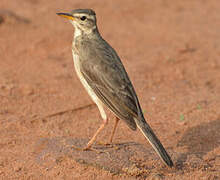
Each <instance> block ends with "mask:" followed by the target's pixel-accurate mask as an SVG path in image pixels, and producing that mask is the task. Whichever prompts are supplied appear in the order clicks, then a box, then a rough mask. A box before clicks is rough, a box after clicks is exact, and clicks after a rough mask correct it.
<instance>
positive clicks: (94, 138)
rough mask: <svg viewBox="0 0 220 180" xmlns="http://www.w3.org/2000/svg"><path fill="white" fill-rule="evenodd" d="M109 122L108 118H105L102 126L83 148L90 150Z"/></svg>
mask: <svg viewBox="0 0 220 180" xmlns="http://www.w3.org/2000/svg"><path fill="white" fill-rule="evenodd" d="M107 123H108V118H106V119H104V120H103V123H102V124H101V126H100V127H99V129H98V130H97V131H96V132H95V134H94V135H93V137H92V138H91V139H90V141H89V142H88V144H87V146H86V147H85V148H83V150H88V149H90V148H91V146H92V145H93V143H94V142H95V140H96V138H97V136H98V134H99V133H100V132H101V131H102V130H103V129H104V127H105V126H106V125H107Z"/></svg>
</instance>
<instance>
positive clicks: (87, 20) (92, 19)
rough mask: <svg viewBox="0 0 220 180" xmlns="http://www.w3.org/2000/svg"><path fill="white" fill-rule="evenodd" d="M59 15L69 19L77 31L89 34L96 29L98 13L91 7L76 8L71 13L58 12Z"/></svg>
mask: <svg viewBox="0 0 220 180" xmlns="http://www.w3.org/2000/svg"><path fill="white" fill-rule="evenodd" d="M57 15H59V16H61V17H64V18H67V19H69V21H70V22H71V24H73V26H74V27H75V30H76V31H81V32H84V33H86V34H89V33H90V32H92V31H93V30H94V29H96V28H97V27H96V14H95V12H94V11H93V10H91V9H75V10H73V11H72V12H71V13H57Z"/></svg>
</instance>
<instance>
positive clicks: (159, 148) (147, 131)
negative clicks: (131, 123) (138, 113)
mask: <svg viewBox="0 0 220 180" xmlns="http://www.w3.org/2000/svg"><path fill="white" fill-rule="evenodd" d="M135 122H136V124H137V127H138V128H139V129H140V131H141V132H142V133H143V135H144V136H145V138H146V139H147V140H148V141H149V143H150V144H151V145H152V147H153V148H154V150H155V151H156V152H157V154H158V155H159V156H160V158H161V159H162V160H163V162H164V163H165V164H167V165H168V166H169V167H172V166H173V162H172V160H171V158H170V156H169V155H168V153H167V152H166V150H165V149H164V147H163V145H162V144H161V142H160V141H159V139H158V138H157V136H156V135H155V134H154V132H153V130H152V129H151V127H150V126H149V125H148V124H147V122H146V121H145V119H144V118H143V117H142V118H140V119H136V118H135Z"/></svg>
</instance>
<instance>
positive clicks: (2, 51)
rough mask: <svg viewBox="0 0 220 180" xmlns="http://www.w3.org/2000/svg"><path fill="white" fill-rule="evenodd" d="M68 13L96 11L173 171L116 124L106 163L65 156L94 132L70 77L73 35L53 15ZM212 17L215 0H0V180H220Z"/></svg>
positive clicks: (217, 58) (92, 110)
mask: <svg viewBox="0 0 220 180" xmlns="http://www.w3.org/2000/svg"><path fill="white" fill-rule="evenodd" d="M75 8H92V9H94V10H95V11H96V14H97V18H98V25H99V30H100V32H101V33H102V35H103V37H104V38H105V39H106V40H107V41H108V42H109V43H110V44H111V45H112V46H113V47H114V48H115V49H116V51H117V52H118V54H119V56H120V57H121V59H122V61H123V63H124V65H125V67H126V69H127V71H128V74H129V75H130V78H131V80H132V82H133V84H134V86H135V89H136V91H137V94H138V96H139V99H140V102H141V105H142V108H143V111H144V113H145V117H146V119H147V120H148V122H149V124H150V125H151V126H152V128H153V129H154V130H155V133H156V134H157V135H158V137H159V138H160V140H161V142H162V143H163V144H164V146H165V147H166V149H167V150H168V152H169V153H170V155H171V157H172V159H173V161H174V163H175V167H174V168H172V169H170V168H168V167H166V166H165V165H163V163H162V162H161V161H160V159H159V157H158V156H157V155H156V154H155V153H154V151H153V150H152V147H151V146H150V145H149V143H148V142H147V141H146V140H145V138H144V137H143V135H142V134H141V133H140V132H139V131H137V132H133V131H131V130H130V129H129V128H128V127H127V126H126V124H125V123H123V122H120V123H119V128H118V129H117V132H116V136H115V139H114V142H115V143H119V144H118V146H119V147H117V144H116V146H115V148H114V147H113V148H114V151H113V150H108V151H109V152H110V155H111V156H109V157H108V158H109V163H108V162H106V158H107V156H106V155H105V154H101V155H100V156H99V155H94V154H91V156H90V155H89V153H91V152H83V153H85V154H84V155H82V153H80V152H78V154H77V153H76V152H75V150H74V149H72V148H70V147H69V145H73V144H74V142H84V143H85V142H87V141H88V139H89V138H90V137H91V136H92V135H93V133H94V132H95V131H96V129H97V128H98V126H99V125H100V123H101V118H100V115H99V112H98V110H97V108H96V107H95V105H94V104H93V102H92V101H91V99H90V98H89V96H88V95H87V93H86V91H85V90H83V89H82V85H81V84H80V82H79V80H78V78H77V77H76V74H75V72H74V69H73V68H74V66H73V62H72V54H71V41H72V36H73V27H72V26H71V24H69V23H68V22H67V21H65V20H64V19H62V18H60V17H58V16H57V15H56V14H55V13H56V12H68V11H70V10H71V9H75ZM219 9H220V3H219V0H212V1H204V0H200V1H199V0H197V1H191V0H185V1H172V2H171V1H167V0H155V1H145V0H139V1H137V2H135V3H134V1H131V0H121V1H117V2H116V1H115V2H113V1H98V0H97V1H95V0H90V1H89V2H88V1H87V2H83V1H73V0H66V1H65V2H64V1H58V0H55V1H54V0H47V1H43V0H22V1H8V0H1V2H0V57H1V58H0V139H1V140H0V179H135V178H140V179H142V178H143V179H144V178H147V179H152V180H153V179H157V180H159V179H181V180H182V179H207V180H217V179H220V130H219V129H220V111H219V107H220V36H219V29H220V14H219ZM108 115H109V117H110V118H111V119H113V115H112V114H111V113H109V112H108ZM112 126H113V120H111V121H110V123H109V124H108V127H107V128H106V129H105V130H104V131H103V132H102V133H101V134H100V136H99V137H98V142H101V143H102V142H105V141H106V140H107V139H108V138H109V134H110V132H111V128H112ZM123 143H124V144H127V145H128V146H120V145H122V144H123ZM129 143H130V144H129ZM128 147H129V150H126V148H128ZM139 147H140V148H139ZM140 149H141V150H140ZM143 149H144V150H143ZM139 151H141V152H142V153H136V154H137V158H133V159H130V158H129V157H130V154H129V153H131V154H132V153H133V154H134V153H135V152H139ZM143 152H144V153H143ZM125 153H128V155H126V154H125ZM81 156H82V158H87V159H85V161H84V163H82V162H81V161H77V157H81ZM100 157H101V158H100ZM117 157H120V158H121V159H120V158H119V159H118V160H119V161H118V162H117V161H114V160H115V159H117ZM91 158H93V159H92V161H91ZM126 158H127V159H126ZM102 159H103V160H102ZM131 161H132V162H133V163H132V164H130V165H129V166H128V167H125V165H126V164H129V163H130V162H131ZM103 162H104V163H103ZM111 163H113V164H111ZM106 167H107V168H106ZM111 167H112V169H111ZM113 167H114V168H113ZM123 167H124V169H123ZM120 168H121V170H123V171H120ZM117 170H119V171H117Z"/></svg>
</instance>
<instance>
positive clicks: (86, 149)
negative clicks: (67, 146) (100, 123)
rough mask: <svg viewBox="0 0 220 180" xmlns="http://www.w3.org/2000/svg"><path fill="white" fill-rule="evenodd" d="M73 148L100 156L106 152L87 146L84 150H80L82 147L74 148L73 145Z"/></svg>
mask: <svg viewBox="0 0 220 180" xmlns="http://www.w3.org/2000/svg"><path fill="white" fill-rule="evenodd" d="M71 148H73V149H76V150H78V151H94V152H96V153H98V154H100V153H103V152H104V151H100V150H97V149H94V148H92V147H90V146H86V147H84V148H80V147H77V146H73V145H72V146H71Z"/></svg>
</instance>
